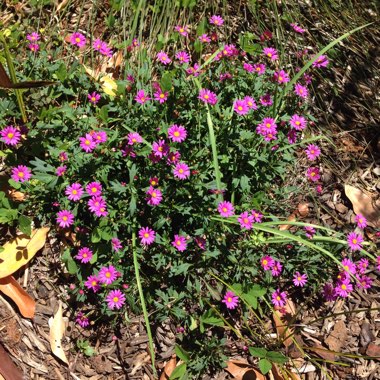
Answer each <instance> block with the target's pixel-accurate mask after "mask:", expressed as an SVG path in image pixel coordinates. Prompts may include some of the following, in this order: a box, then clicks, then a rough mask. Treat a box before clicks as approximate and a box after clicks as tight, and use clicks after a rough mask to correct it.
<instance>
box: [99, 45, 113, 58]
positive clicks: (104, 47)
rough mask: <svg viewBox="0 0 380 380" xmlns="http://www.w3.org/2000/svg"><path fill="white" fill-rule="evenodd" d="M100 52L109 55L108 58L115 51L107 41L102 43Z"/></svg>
mask: <svg viewBox="0 0 380 380" xmlns="http://www.w3.org/2000/svg"><path fill="white" fill-rule="evenodd" d="M99 53H100V54H102V55H104V56H106V57H108V58H111V57H112V54H113V51H112V49H111V48H110V47H109V46H108V45H107V43H106V42H102V43H101V45H100V49H99Z"/></svg>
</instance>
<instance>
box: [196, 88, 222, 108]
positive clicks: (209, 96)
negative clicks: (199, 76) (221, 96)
mask: <svg viewBox="0 0 380 380" xmlns="http://www.w3.org/2000/svg"><path fill="white" fill-rule="evenodd" d="M198 99H200V100H202V102H204V103H208V104H211V105H215V104H216V103H217V102H218V97H217V96H216V94H215V92H212V91H210V90H207V89H204V88H203V89H202V90H200V91H199V96H198Z"/></svg>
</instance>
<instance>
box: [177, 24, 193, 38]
mask: <svg viewBox="0 0 380 380" xmlns="http://www.w3.org/2000/svg"><path fill="white" fill-rule="evenodd" d="M174 30H175V31H176V32H178V33H179V34H180V35H181V36H184V37H187V36H188V35H189V32H190V29H189V27H188V26H180V25H177V26H176V27H174Z"/></svg>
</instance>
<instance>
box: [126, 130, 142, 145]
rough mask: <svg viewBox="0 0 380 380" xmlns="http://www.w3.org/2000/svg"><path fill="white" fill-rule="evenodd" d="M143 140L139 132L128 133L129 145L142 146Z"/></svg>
mask: <svg viewBox="0 0 380 380" xmlns="http://www.w3.org/2000/svg"><path fill="white" fill-rule="evenodd" d="M142 142H143V138H142V137H141V136H140V135H139V134H138V133H137V132H131V133H128V145H134V144H140V143H142Z"/></svg>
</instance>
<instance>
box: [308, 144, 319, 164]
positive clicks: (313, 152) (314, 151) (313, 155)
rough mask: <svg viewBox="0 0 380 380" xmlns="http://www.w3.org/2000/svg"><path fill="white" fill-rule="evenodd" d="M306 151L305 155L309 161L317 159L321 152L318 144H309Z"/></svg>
mask: <svg viewBox="0 0 380 380" xmlns="http://www.w3.org/2000/svg"><path fill="white" fill-rule="evenodd" d="M305 152H306V156H307V158H308V159H309V160H310V161H314V160H315V159H317V158H318V157H319V156H320V154H321V150H320V149H319V146H318V145H314V144H309V145H308V146H307V148H306V150H305Z"/></svg>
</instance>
